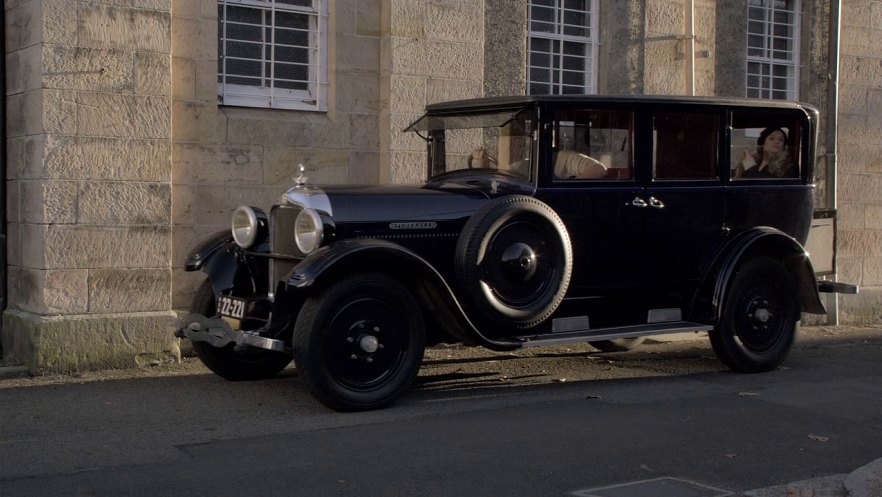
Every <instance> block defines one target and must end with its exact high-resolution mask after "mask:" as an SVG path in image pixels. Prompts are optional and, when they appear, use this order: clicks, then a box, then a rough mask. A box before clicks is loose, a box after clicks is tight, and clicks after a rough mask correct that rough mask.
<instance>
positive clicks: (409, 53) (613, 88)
mask: <svg viewBox="0 0 882 497" xmlns="http://www.w3.org/2000/svg"><path fill="white" fill-rule="evenodd" d="M688 3H689V2H687V1H685V0H659V1H653V2H647V1H645V0H616V1H610V2H607V1H605V0H604V1H603V2H600V4H601V8H600V12H599V13H598V15H599V21H600V26H599V37H600V40H601V44H600V47H599V61H598V90H599V92H600V93H618V94H628V93H630V94H633V93H668V94H684V93H686V92H687V91H688V87H689V84H690V81H689V80H688V79H687V76H688V73H687V72H685V69H686V66H685V64H686V62H687V57H685V51H684V50H685V47H686V46H687V43H686V42H685V41H684V39H683V35H685V34H686V25H687V23H686V14H687V11H686V8H687V5H688ZM801 4H802V10H803V12H802V17H801V21H802V23H803V29H802V37H801V39H802V47H801V54H802V57H801V58H802V64H801V75H800V95H801V98H803V99H805V100H807V101H809V102H812V103H814V104H816V105H818V106H819V107H821V110H822V112H823V111H824V105H825V100H826V96H825V95H826V93H825V88H826V79H825V77H826V76H825V74H826V73H825V71H826V63H827V54H826V30H827V29H828V25H829V19H828V17H827V16H828V9H829V2H825V1H822V0H803V1H802V2H801ZM695 6H696V16H695V20H696V30H695V35H696V39H695V44H696V51H697V52H700V53H699V56H698V57H697V58H696V63H695V84H694V88H695V92H696V94H700V95H724V96H739V95H741V94H743V92H744V88H743V84H744V83H743V73H742V71H743V69H741V68H740V64H741V63H742V61H743V59H744V47H743V40H742V39H741V38H740V36H742V35H743V31H742V29H741V25H742V24H743V19H741V17H743V16H744V12H743V11H744V7H743V4H741V2H722V3H721V2H713V1H710V0H696V1H695ZM4 8H5V14H6V51H7V54H6V76H7V78H6V106H7V109H6V112H7V122H6V132H7V142H6V144H5V145H6V153H7V171H6V175H7V180H8V181H7V199H6V200H7V207H6V215H7V222H8V226H7V232H8V233H7V243H8V248H7V265H8V292H7V298H8V308H7V309H6V310H5V312H4V313H3V325H2V329H0V338H2V347H3V354H4V356H6V357H7V358H8V359H19V360H23V361H25V362H26V364H27V365H28V367H29V368H30V369H31V371H32V372H35V373H39V372H47V371H70V370H77V369H88V368H105V367H130V366H133V365H137V364H144V363H148V362H151V361H157V360H159V361H164V360H176V359H177V358H178V357H179V354H180V351H179V343H178V341H177V340H176V339H174V338H172V334H171V332H172V329H173V323H174V319H175V316H176V314H175V313H174V312H173V309H184V308H186V307H187V306H188V305H189V301H190V298H191V295H192V291H193V289H194V288H195V286H196V285H197V284H198V282H199V281H200V279H201V278H202V277H203V276H202V274H201V273H185V272H184V271H183V270H182V265H183V260H184V257H185V256H186V254H187V252H188V251H189V250H190V249H191V248H192V247H193V246H194V245H195V244H196V243H197V241H198V240H200V239H202V238H204V237H205V236H206V235H209V234H211V233H213V232H215V231H218V230H222V229H225V228H226V227H227V226H228V222H229V215H230V212H231V211H232V209H234V208H235V207H236V206H237V205H240V204H250V205H255V206H258V207H262V208H267V207H269V206H270V205H271V204H272V203H273V202H274V201H275V200H276V199H277V198H278V196H279V195H280V194H281V193H282V192H283V191H284V189H285V188H286V187H287V186H288V185H289V184H290V182H291V178H292V177H293V176H294V175H295V174H296V172H297V165H298V164H299V163H303V164H304V165H305V166H306V167H307V174H308V176H309V177H310V179H311V180H312V181H314V182H318V183H360V184H371V183H377V182H398V183H402V182H414V181H420V180H421V179H422V178H423V174H424V161H425V158H424V149H423V147H424V144H423V142H422V141H421V140H420V139H418V138H417V137H415V136H412V135H404V134H402V133H401V132H400V131H401V130H402V129H403V128H404V127H405V126H406V125H407V124H409V123H410V122H411V121H412V120H413V119H415V118H416V117H418V116H419V115H420V113H421V112H422V109H423V107H424V106H425V105H426V104H427V103H431V102H437V101H442V100H449V99H455V98H470V97H477V96H481V95H502V94H511V93H521V92H523V91H524V88H525V74H526V65H525V62H526V29H527V10H526V9H527V0H512V1H508V0H328V12H329V16H328V32H329V35H328V40H327V50H328V67H327V70H328V77H327V84H328V95H329V100H328V106H327V107H328V110H327V112H297V111H280V110H270V109H253V108H237V107H222V106H218V104H217V53H216V51H217V48H216V47H217V1H216V0H6V1H5V2H4ZM841 30H842V50H841V51H842V54H841V61H842V74H841V79H840V82H841V87H840V128H839V147H840V159H839V188H838V193H839V248H840V252H839V255H840V258H839V267H840V279H841V280H843V281H849V282H855V283H859V284H861V285H862V293H861V294H860V295H858V296H843V297H841V298H840V319H841V320H842V321H844V322H850V323H858V322H868V321H872V322H878V321H879V319H880V318H882V195H880V192H882V120H880V119H879V115H882V2H880V1H879V0H870V1H868V0H844V1H843V2H842V27H841ZM822 136H823V135H822ZM819 152H821V153H823V152H824V150H820V151H819ZM819 167H820V168H823V162H822V161H819ZM821 179H822V180H823V178H821Z"/></svg>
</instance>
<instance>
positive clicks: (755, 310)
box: [710, 257, 799, 373]
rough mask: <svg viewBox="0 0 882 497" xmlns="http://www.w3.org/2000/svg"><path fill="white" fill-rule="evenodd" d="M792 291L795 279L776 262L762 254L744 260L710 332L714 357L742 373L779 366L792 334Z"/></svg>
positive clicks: (795, 311) (795, 308)
mask: <svg viewBox="0 0 882 497" xmlns="http://www.w3.org/2000/svg"><path fill="white" fill-rule="evenodd" d="M796 295H797V289H796V283H795V281H794V280H793V277H792V276H791V275H790V273H789V272H788V271H787V269H785V268H784V266H782V265H781V264H780V263H778V262H777V261H775V260H773V259H770V258H768V257H760V258H757V259H753V260H751V261H748V262H746V263H745V264H744V265H743V266H742V267H741V268H739V270H738V272H737V274H736V275H735V276H734V281H733V282H732V284H731V286H730V287H729V291H728V295H727V296H726V298H725V307H724V308H723V314H722V319H721V320H720V323H719V325H718V326H717V327H716V328H715V329H714V330H712V331H711V332H710V341H711V345H712V346H713V349H714V352H715V353H716V355H717V357H719V358H720V360H721V361H723V363H724V364H726V365H727V366H729V367H730V368H732V369H734V370H736V371H741V372H744V373H760V372H764V371H771V370H773V369H775V368H777V367H778V366H779V365H780V364H781V363H782V362H784V359H786V358H787V354H788V353H789V352H790V348H791V346H792V345H793V341H794V340H795V338H796V331H797V327H798V325H799V303H798V301H797V298H796Z"/></svg>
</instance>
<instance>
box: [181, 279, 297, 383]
mask: <svg viewBox="0 0 882 497" xmlns="http://www.w3.org/2000/svg"><path fill="white" fill-rule="evenodd" d="M216 305H217V297H216V296H215V294H214V287H212V285H211V281H210V280H205V281H203V282H202V285H201V286H200V287H199V290H197V291H196V296H195V297H194V298H193V305H192V306H191V308H190V311H191V312H193V313H195V314H202V315H203V316H207V317H213V316H214V315H215V314H217V311H216ZM193 351H194V352H196V356H197V357H199V360H201V361H202V363H203V364H205V366H206V367H207V368H208V369H210V370H211V371H212V372H213V373H214V374H216V375H218V376H220V377H221V378H224V379H227V380H230V381H245V380H262V379H265V378H271V377H273V376H275V375H277V374H278V373H279V371H281V370H283V369H285V366H287V365H288V364H289V363H290V362H291V356H290V355H288V354H283V353H281V352H276V351H272V350H263V349H258V348H254V347H246V348H244V349H241V350H239V349H236V348H235V344H229V345H227V346H225V347H214V346H212V345H209V344H208V343H206V342H193Z"/></svg>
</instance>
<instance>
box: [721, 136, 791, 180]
mask: <svg viewBox="0 0 882 497" xmlns="http://www.w3.org/2000/svg"><path fill="white" fill-rule="evenodd" d="M756 145H757V146H756V150H754V151H748V150H745V151H743V153H742V156H741V162H739V163H738V165H737V166H736V167H735V177H736V178H792V177H794V176H795V172H796V169H795V167H794V164H793V159H792V158H791V156H790V151H789V150H787V132H786V131H784V130H783V129H782V128H776V127H769V128H766V129H764V130H763V131H762V132H761V133H760V135H759V138H757V140H756Z"/></svg>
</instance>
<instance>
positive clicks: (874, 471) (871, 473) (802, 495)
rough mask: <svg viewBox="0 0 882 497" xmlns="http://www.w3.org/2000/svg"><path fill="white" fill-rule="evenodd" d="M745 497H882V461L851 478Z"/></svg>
mask: <svg viewBox="0 0 882 497" xmlns="http://www.w3.org/2000/svg"><path fill="white" fill-rule="evenodd" d="M742 495H743V497H882V458H880V459H876V460H875V461H873V462H871V463H869V464H866V465H865V466H861V467H860V468H857V469H856V470H854V471H852V472H851V473H848V474H843V475H832V476H825V477H822V478H812V479H811V480H802V481H796V482H791V483H788V484H786V485H778V486H774V487H767V488H759V489H756V490H750V491H747V492H744V494H742Z"/></svg>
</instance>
